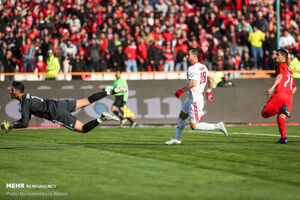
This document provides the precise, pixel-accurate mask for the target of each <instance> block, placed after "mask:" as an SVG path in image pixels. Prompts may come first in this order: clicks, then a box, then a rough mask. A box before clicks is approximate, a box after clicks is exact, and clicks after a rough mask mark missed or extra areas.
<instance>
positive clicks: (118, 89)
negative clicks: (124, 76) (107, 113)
mask: <svg viewBox="0 0 300 200" xmlns="http://www.w3.org/2000/svg"><path fill="white" fill-rule="evenodd" d="M125 92H127V89H126V88H125V87H116V88H115V89H113V90H112V94H119V93H125Z"/></svg>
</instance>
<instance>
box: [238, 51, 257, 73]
mask: <svg viewBox="0 0 300 200" xmlns="http://www.w3.org/2000/svg"><path fill="white" fill-rule="evenodd" d="M253 66H254V60H253V59H252V58H251V57H250V55H249V53H248V52H244V55H243V59H242V61H241V63H240V70H252V69H253Z"/></svg>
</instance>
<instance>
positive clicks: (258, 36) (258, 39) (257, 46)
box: [248, 25, 265, 69]
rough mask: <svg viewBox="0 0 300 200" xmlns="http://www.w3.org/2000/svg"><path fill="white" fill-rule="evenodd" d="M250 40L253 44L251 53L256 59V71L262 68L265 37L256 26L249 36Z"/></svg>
mask: <svg viewBox="0 0 300 200" xmlns="http://www.w3.org/2000/svg"><path fill="white" fill-rule="evenodd" d="M248 40H249V42H250V44H251V52H252V56H253V58H254V63H255V69H258V68H259V69H261V68H262V60H263V46H262V44H263V41H264V40H265V35H264V33H263V32H262V31H260V30H259V29H258V28H257V26H256V25H254V26H253V32H252V33H250V34H249V37H248Z"/></svg>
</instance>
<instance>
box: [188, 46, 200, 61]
mask: <svg viewBox="0 0 300 200" xmlns="http://www.w3.org/2000/svg"><path fill="white" fill-rule="evenodd" d="M188 51H191V52H192V54H194V55H196V56H197V58H198V59H199V58H200V51H199V49H198V48H189V49H188Z"/></svg>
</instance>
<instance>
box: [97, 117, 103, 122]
mask: <svg viewBox="0 0 300 200" xmlns="http://www.w3.org/2000/svg"><path fill="white" fill-rule="evenodd" d="M100 118H101V116H100V117H98V118H97V122H98V123H99V124H101V122H102V120H101V119H100Z"/></svg>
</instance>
